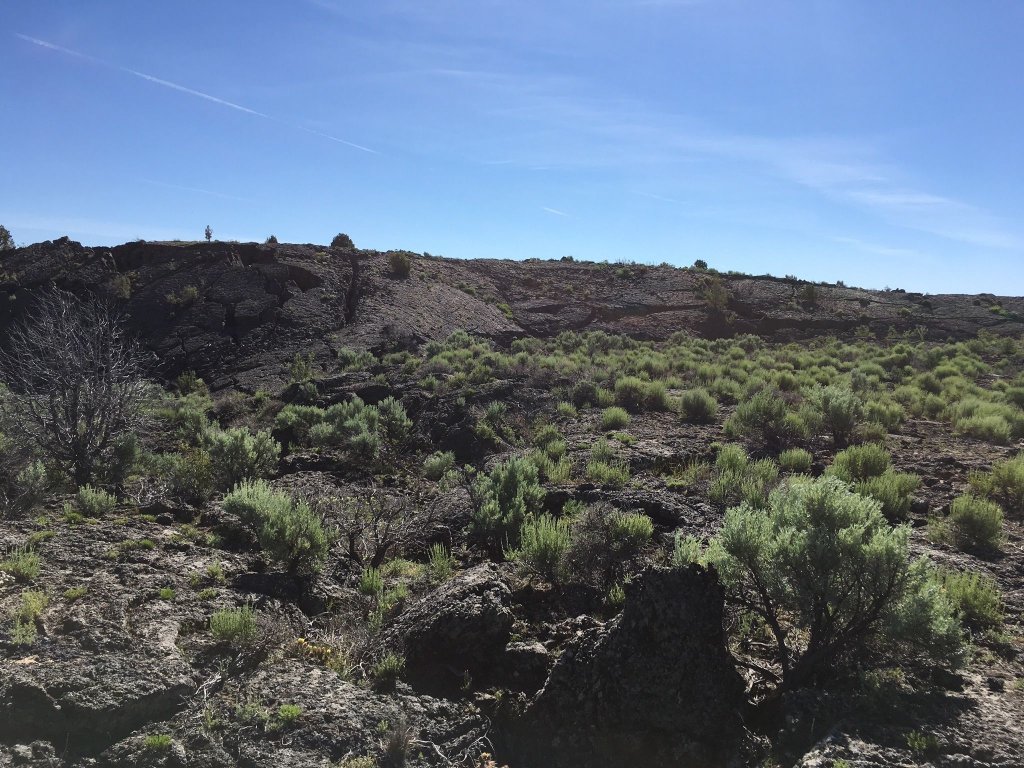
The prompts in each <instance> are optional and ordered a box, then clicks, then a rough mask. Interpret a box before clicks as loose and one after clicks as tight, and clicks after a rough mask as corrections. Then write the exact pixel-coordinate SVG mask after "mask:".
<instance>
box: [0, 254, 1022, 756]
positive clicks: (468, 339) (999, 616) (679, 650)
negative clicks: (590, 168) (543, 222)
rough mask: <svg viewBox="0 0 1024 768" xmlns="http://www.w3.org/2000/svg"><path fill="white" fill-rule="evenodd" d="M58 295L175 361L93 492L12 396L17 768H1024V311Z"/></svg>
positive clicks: (643, 299) (560, 290)
mask: <svg viewBox="0 0 1024 768" xmlns="http://www.w3.org/2000/svg"><path fill="white" fill-rule="evenodd" d="M406 267H407V268H408V271H407V273H406ZM51 284H56V285H58V286H61V287H63V288H65V289H68V290H70V291H72V292H74V293H76V294H80V295H86V294H99V295H101V296H102V297H104V298H105V299H107V300H109V302H110V303H111V304H112V305H114V306H116V307H118V308H119V309H120V310H121V312H122V314H123V319H124V322H125V323H126V324H128V325H129V326H130V327H131V329H132V330H133V331H134V332H135V335H136V336H137V337H138V339H139V340H140V341H141V342H142V344H143V345H144V346H145V347H146V348H147V350H148V351H147V355H146V359H147V360H148V361H149V368H148V369H147V370H144V371H143V372H142V374H139V373H138V372H137V371H134V370H133V371H132V372H131V375H130V376H127V377H126V378H130V379H131V381H132V382H133V383H135V384H136V385H137V386H136V387H125V388H123V389H120V390H117V391H118V392H126V393H129V394H130V395H131V396H132V397H134V398H135V400H134V401H133V402H134V404H135V405H136V406H137V409H136V410H135V411H133V419H132V420H130V421H129V420H127V419H125V420H123V421H122V422H121V423H122V424H124V425H126V426H123V427H122V428H121V429H120V431H119V432H118V433H117V434H115V435H112V436H111V439H110V440H109V441H106V442H95V443H92V444H91V445H94V446H98V447H95V449H93V450H92V453H91V454H90V455H89V456H88V457H87V458H88V459H89V461H88V462H87V466H86V469H87V470H88V472H84V470H83V472H84V473H82V474H80V473H79V470H80V469H81V467H80V466H79V465H77V464H75V461H76V460H77V459H76V457H75V456H72V457H71V458H68V457H67V455H65V454H62V453H61V452H60V447H61V445H58V446H57V447H56V448H55V447H54V442H53V441H50V442H47V441H46V440H45V439H40V438H39V434H40V430H38V429H36V426H37V425H36V424H35V423H33V422H28V421H26V420H25V419H26V418H28V417H27V416H26V414H27V413H29V411H30V407H31V406H32V405H38V403H41V402H52V403H57V404H59V406H60V407H52V408H50V409H48V410H47V409H38V408H37V410H36V411H35V413H37V414H39V413H41V414H43V415H42V418H43V419H44V420H46V419H49V420H50V421H51V422H52V423H55V424H58V425H59V426H60V427H62V428H61V429H59V430H58V432H59V436H60V440H58V441H57V442H58V443H61V441H64V442H69V440H68V439H67V436H68V435H71V436H75V435H78V436H81V435H82V433H83V432H85V431H88V430H89V428H90V423H94V422H95V421H96V420H94V422H90V421H89V419H86V418H79V416H78V414H79V413H80V412H81V409H80V407H79V406H80V399H79V398H84V399H85V400H86V401H88V402H93V401H92V400H90V399H89V398H90V394H91V390H90V388H89V387H85V386H83V387H79V388H77V389H76V388H75V387H73V386H69V387H65V388H60V389H61V391H59V392H58V391H56V389H57V388H55V387H52V386H49V382H51V381H53V380H54V379H53V377H52V376H34V377H29V378H22V379H18V378H17V377H14V378H11V377H10V376H8V377H7V379H6V380H8V381H12V382H14V384H12V386H11V387H10V389H7V390H3V389H0V768H6V767H7V766H29V767H31V768H106V767H108V766H110V767H117V768H129V766H167V767H169V768H237V767H238V766H244V767H245V768H291V767H294V768H307V767H308V766H317V767H318V768H402V767H403V766H410V767H411V768H506V767H507V768H570V766H578V765H586V766H589V767H592V768H622V767H623V766H672V767H673V768H741V767H743V768H746V767H747V766H749V767H750V768H754V767H755V766H756V767H757V768H780V767H781V766H787V767H788V766H795V767H798V768H849V767H850V766H856V767H857V768H869V767H870V768H886V767H887V766H893V765H899V766H905V767H906V768H925V766H943V768H947V767H948V768H954V767H955V768H1018V766H1021V765H1024V763H1022V760H1021V754H1022V753H1021V745H1022V744H1024V725H1022V723H1024V455H1022V453H1021V449H1022V448H1024V336H1022V333H1024V321H1022V317H1024V299H1020V298H999V297H995V296H952V295H951V296H923V295H920V294H911V293H905V292H902V291H898V290H893V291H883V292H878V291H865V290H859V289H854V288H846V287H842V286H825V285H816V284H810V283H806V282H801V281H798V280H796V279H789V278H786V279H780V278H772V277H749V276H738V275H725V274H718V273H716V272H713V271H709V270H706V269H678V268H672V267H668V266H658V267H655V266H642V265H635V264H612V265H606V264H583V263H576V262H571V261H565V262H563V261H559V262H536V261H526V262H507V261H485V260H471V261H459V260H450V259H441V258H435V257H430V256H426V255H415V254H407V253H405V252H397V253H395V252H392V253H377V252H370V251H359V250H352V249H330V248H324V247H320V246H315V245H276V244H275V245H259V244H232V243H142V242H138V243H129V244H125V245H122V246H118V247H115V248H109V249H108V248H96V249H91V248H84V247H82V246H80V245H78V244H77V243H73V242H70V241H68V240H60V241H57V242H51V243H40V244H37V245H34V246H30V247H27V248H22V249H18V250H14V251H8V252H5V253H3V254H0V291H2V292H5V293H6V294H7V296H8V300H7V301H6V302H0V327H9V324H10V323H12V322H13V321H15V320H16V319H17V318H18V317H19V316H23V313H24V311H25V310H26V309H27V308H28V307H29V306H30V305H31V303H32V299H33V296H34V295H36V294H37V293H38V292H39V291H41V290H42V289H44V288H45V287H47V286H49V285H51ZM61 306H72V307H73V306H74V305H73V303H69V304H66V305H61ZM66 315H68V316H73V315H74V312H71V311H68V312H67V313H66ZM88 316H89V317H95V315H88ZM96 326H97V324H96V323H89V325H88V327H89V329H90V331H89V332H88V333H83V334H79V335H78V336H75V337H74V338H79V339H80V338H83V337H88V338H92V337H94V336H95V335H96V334H94V333H92V330H91V329H93V328H95V327H96ZM52 327H54V325H47V326H46V328H47V329H50V328H52ZM54 335H55V334H52V333H48V334H47V335H46V339H50V338H53V336H54ZM12 338H13V337H7V338H5V339H4V342H5V343H7V344H8V345H10V344H11V343H12V342H11V339H12ZM37 338H38V337H37ZM15 346H16V345H15ZM70 346H73V345H66V346H61V347H57V346H56V345H51V344H48V343H45V341H44V343H42V344H40V345H39V346H35V347H32V350H33V352H32V354H31V355H28V356H27V357H26V358H22V359H27V360H29V363H26V364H24V367H26V368H28V369H29V370H35V368H34V366H33V365H32V364H31V363H32V362H33V361H39V360H40V358H45V357H46V355H47V351H48V350H49V349H50V348H51V347H53V348H56V349H58V351H57V352H54V353H53V354H52V357H53V358H56V363H55V366H56V368H57V369H59V370H61V371H63V369H64V368H65V366H64V360H65V359H66V357H67V355H65V350H66V349H68V348H69V347H70ZM124 357H126V358H127V357H129V355H125V356H124ZM104 359H106V358H104ZM115 359H116V358H115ZM51 362H52V361H51ZM96 368H98V374H97V377H96V379H95V380H98V381H99V382H100V384H99V385H97V386H96V388H95V389H98V390H100V391H101V393H102V391H104V390H103V388H102V387H103V383H104V382H108V381H109V380H110V379H111V378H113V377H109V376H107V375H106V374H107V373H108V372H109V368H110V366H107V365H105V364H104V365H100V366H97V367H96ZM44 370H46V369H45V368H44ZM49 370H53V369H52V368H51V369H49ZM76 370H77V369H76ZM84 370H94V369H91V368H88V366H86V367H84ZM144 378H148V379H152V380H154V381H155V382H156V384H157V386H152V385H151V382H149V381H144V380H143V379H144ZM90 381H94V380H93V379H90ZM18 382H21V384H22V389H21V390H19V389H18ZM25 382H28V383H27V384H26V383H25ZM65 390H66V391H65ZM83 393H84V394H83ZM131 393H134V394H131ZM51 396H52V397H53V399H49V398H51ZM126 396H127V395H126ZM48 399H49V400H48ZM100 399H101V400H102V402H104V403H106V404H107V407H110V405H109V404H110V403H111V402H114V403H115V406H114V410H116V407H117V404H118V403H119V402H121V401H122V400H123V398H122V397H116V398H115V397H108V398H106V399H103V398H100ZM68 414H71V415H68ZM104 423H116V420H114V421H110V422H104ZM25 425H28V427H29V428H23V427H25ZM44 437H45V435H44ZM93 454H94V455H93ZM80 463H82V464H86V462H84V461H81V462H80ZM72 478H77V479H78V482H74V481H73V480H72ZM86 478H88V483H87V484H81V487H79V486H80V483H85V479H86ZM811 494H823V495H818V496H813V497H812V496H811ZM808 499H812V501H813V499H825V501H824V502H821V503H818V504H817V506H815V503H812V501H808ZM835 510H841V514H838V513H836V514H833V512H835ZM769 516H770V517H769ZM768 520H771V521H772V522H771V524H767V523H766V522H765V521H768ZM737 521H739V522H737ZM723 531H724V532H726V533H728V534H729V535H730V536H731V537H732V538H731V539H729V538H728V536H726V535H725V534H724V533H723ZM750 532H753V533H750ZM747 534H750V535H749V536H748V535H747ZM737 542H739V544H737ZM745 552H747V553H749V552H753V553H755V555H756V556H754V555H751V556H750V560H749V561H741V560H740V557H741V556H744V553H745ZM730 558H731V559H730ZM747 562H752V563H753V566H752V567H748V565H746V564H745V563H747ZM751 574H753V575H751ZM837 628H838V629H837Z"/></svg>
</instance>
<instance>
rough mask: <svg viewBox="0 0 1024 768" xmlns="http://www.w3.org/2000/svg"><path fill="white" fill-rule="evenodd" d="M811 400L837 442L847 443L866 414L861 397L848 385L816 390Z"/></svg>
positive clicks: (822, 421) (837, 443) (824, 424)
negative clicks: (847, 386)
mask: <svg viewBox="0 0 1024 768" xmlns="http://www.w3.org/2000/svg"><path fill="white" fill-rule="evenodd" d="M809 400H810V402H811V403H812V405H813V407H814V408H815V409H816V410H817V412H818V415H819V417H820V420H821V424H822V425H823V426H824V427H825V428H826V429H828V430H829V432H830V433H831V434H832V439H833V441H834V442H835V444H836V445H846V444H847V443H848V442H849V441H850V438H851V437H852V436H853V433H854V430H855V429H856V428H857V425H858V424H859V423H860V421H861V418H862V417H863V414H864V406H863V404H862V403H861V400H860V398H859V397H858V396H857V395H856V394H855V393H854V392H853V391H852V390H850V389H848V388H846V387H840V386H837V385H832V386H828V387H820V388H818V389H816V390H814V391H813V392H812V393H811V395H810V398H809Z"/></svg>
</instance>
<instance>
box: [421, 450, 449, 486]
mask: <svg viewBox="0 0 1024 768" xmlns="http://www.w3.org/2000/svg"><path fill="white" fill-rule="evenodd" d="M453 469H455V454H454V453H452V452H451V451H435V452H434V453H432V454H430V455H429V456H427V458H425V459H424V460H423V476H424V477H425V478H427V480H435V481H436V480H440V479H441V478H442V477H444V476H445V475H446V474H447V473H448V472H450V471H451V470H453Z"/></svg>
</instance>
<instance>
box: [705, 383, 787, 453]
mask: <svg viewBox="0 0 1024 768" xmlns="http://www.w3.org/2000/svg"><path fill="white" fill-rule="evenodd" d="M803 430H804V427H803V424H802V422H801V421H800V419H799V417H797V415H796V414H794V413H790V412H789V409H788V408H787V406H786V403H785V401H783V400H782V398H780V397H778V396H777V395H775V394H774V393H772V392H770V391H768V390H766V389H764V390H761V391H760V392H758V393H757V394H756V395H754V396H753V397H752V398H750V399H749V400H745V401H744V402H742V403H740V404H739V405H738V406H737V407H736V410H735V412H734V413H733V415H732V416H730V417H729V419H728V420H727V421H726V423H725V432H726V435H727V436H728V437H739V436H746V437H750V438H753V439H755V440H758V441H760V442H761V443H763V444H765V445H768V446H774V445H778V444H779V443H780V442H782V441H783V440H786V439H790V438H793V437H796V436H799V435H800V434H802V433H803Z"/></svg>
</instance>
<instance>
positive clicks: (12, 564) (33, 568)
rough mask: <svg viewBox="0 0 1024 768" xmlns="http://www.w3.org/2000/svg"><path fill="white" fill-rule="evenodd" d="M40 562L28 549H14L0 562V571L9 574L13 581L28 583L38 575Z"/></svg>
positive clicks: (33, 552)
mask: <svg viewBox="0 0 1024 768" xmlns="http://www.w3.org/2000/svg"><path fill="white" fill-rule="evenodd" d="M41 564H42V561H41V560H40V558H39V554H38V553H37V552H36V551H35V550H34V549H31V548H30V547H16V548H15V549H12V550H11V551H10V552H8V553H7V557H5V558H4V559H3V560H0V571H3V572H4V573H9V574H10V575H11V576H13V577H14V579H15V581H20V582H29V581H32V580H33V579H34V578H36V576H38V575H39V570H40V566H41Z"/></svg>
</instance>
